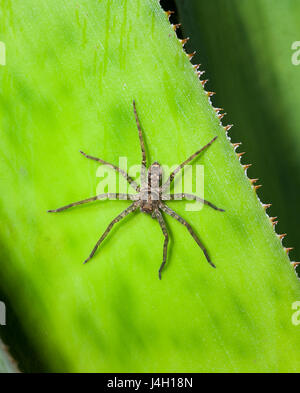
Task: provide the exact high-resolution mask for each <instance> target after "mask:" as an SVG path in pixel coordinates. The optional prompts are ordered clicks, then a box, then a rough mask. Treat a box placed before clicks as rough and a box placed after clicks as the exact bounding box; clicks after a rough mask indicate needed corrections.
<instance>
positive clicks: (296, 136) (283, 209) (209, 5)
mask: <svg viewBox="0 0 300 393" xmlns="http://www.w3.org/2000/svg"><path fill="white" fill-rule="evenodd" d="M177 5H178V10H179V17H180V21H181V22H182V26H183V30H184V35H185V36H189V37H190V41H189V43H188V44H187V45H188V48H189V50H197V55H196V56H195V62H199V63H201V64H202V69H204V70H205V71H206V73H205V78H208V79H209V82H208V83H207V87H208V88H209V89H212V90H213V91H216V93H217V94H216V96H215V97H213V102H214V104H215V105H216V106H219V107H222V108H224V110H225V112H227V116H226V117H225V118H224V119H226V121H228V122H229V123H233V124H234V125H235V127H233V128H232V130H231V131H230V136H231V138H232V140H233V141H234V142H242V146H241V148H240V151H245V152H246V155H245V157H243V162H245V163H252V164H253V166H252V167H251V168H250V169H249V171H248V174H249V176H250V177H252V178H259V181H260V184H262V185H263V187H262V189H261V190H259V195H260V197H261V199H262V200H263V201H264V202H265V203H272V207H271V208H270V210H268V213H269V215H270V216H278V219H279V222H278V225H277V226H276V230H277V233H287V235H288V236H287V238H286V239H285V242H284V243H285V245H286V247H293V246H297V244H298V243H299V215H298V214H295V212H297V211H299V208H298V206H299V198H298V193H297V190H299V189H300V177H299V172H300V154H299V153H300V133H299V124H300V112H299V111H297V110H295V105H296V103H297V102H299V100H300V91H299V85H300V65H295V64H296V63H295V60H297V58H299V53H298V51H299V46H298V47H296V48H294V49H292V45H293V44H294V43H295V42H297V41H298V40H299V36H300V25H299V22H298V15H299V14H300V3H299V1H298V0H286V1H281V0H272V1H266V0H253V1H251V0H230V1H224V0H215V1H213V2H212V1H211V2H209V1H206V0H179V1H177ZM297 49H298V51H297ZM290 256H291V258H292V259H293V260H296V261H298V260H300V253H299V250H297V249H295V250H294V251H292V252H291V254H290ZM299 274H300V270H299Z"/></svg>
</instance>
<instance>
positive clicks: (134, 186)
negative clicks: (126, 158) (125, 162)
mask: <svg viewBox="0 0 300 393" xmlns="http://www.w3.org/2000/svg"><path fill="white" fill-rule="evenodd" d="M80 153H81V154H82V155H83V156H84V157H86V158H89V159H90V160H94V161H97V162H100V163H101V164H103V165H106V166H108V167H109V168H112V169H114V170H115V171H116V172H119V173H120V174H121V175H122V176H123V177H124V178H125V179H126V180H127V182H128V183H129V184H130V185H131V187H133V188H134V189H135V191H136V192H139V191H140V186H139V185H138V184H137V183H136V182H135V181H134V180H133V178H132V177H130V176H129V175H128V173H127V172H125V171H124V170H123V169H121V168H119V167H118V166H116V165H114V164H110V163H109V162H107V161H104V160H102V159H101V158H97V157H93V156H90V155H88V154H86V153H84V152H83V151H81V150H80Z"/></svg>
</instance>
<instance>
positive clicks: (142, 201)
mask: <svg viewBox="0 0 300 393" xmlns="http://www.w3.org/2000/svg"><path fill="white" fill-rule="evenodd" d="M133 112H134V117H135V121H136V125H137V129H138V134H139V140H140V147H141V152H142V163H141V185H138V184H137V183H136V182H135V181H134V179H133V178H132V177H130V176H129V175H128V173H127V172H125V171H124V170H122V169H121V168H119V167H117V166H115V165H113V164H110V163H108V162H106V161H104V160H102V159H101V158H96V157H92V156H90V155H88V154H86V153H84V152H83V151H80V153H81V154H82V155H83V156H84V157H86V158H89V159H91V160H94V161H97V162H100V163H101V164H104V165H107V166H108V167H110V168H112V169H114V170H115V171H117V172H119V173H120V175H122V176H123V177H124V178H125V179H126V180H127V182H128V183H129V184H130V185H131V187H133V188H134V189H135V191H136V192H137V194H123V193H106V194H100V195H96V196H94V197H91V198H88V199H84V200H82V201H78V202H74V203H70V204H69V205H66V206H63V207H60V208H58V209H55V210H48V212H49V213H58V212H62V211H63V210H67V209H69V208H71V207H74V206H78V205H82V204H84V203H89V202H92V201H96V200H99V199H129V200H131V201H133V203H132V204H131V205H130V206H129V207H127V208H126V209H125V210H124V211H122V212H121V213H120V214H119V215H118V216H117V217H115V218H114V219H113V220H112V221H111V223H110V224H109V225H108V227H107V228H106V230H105V232H104V233H103V235H102V236H101V237H100V239H99V240H98V241H97V243H96V245H95V246H94V248H93V250H92V252H91V253H90V255H89V257H88V258H87V259H86V260H85V261H84V263H87V262H88V261H89V260H90V259H91V258H92V257H93V256H94V254H95V252H96V251H97V249H98V247H99V246H100V244H101V243H102V242H103V240H104V239H105V238H106V237H107V235H108V234H109V232H110V231H111V229H112V227H113V226H114V225H115V224H116V223H118V222H119V221H121V220H122V219H123V218H124V217H126V216H127V215H128V214H130V213H132V212H134V211H135V210H137V209H138V208H140V211H141V212H143V213H147V214H150V215H151V216H152V218H154V219H157V220H158V222H159V225H160V227H161V229H162V232H163V235H164V238H165V239H164V246H163V262H162V264H161V266H160V268H159V272H158V276H159V279H160V280H161V273H162V270H163V268H164V266H165V264H166V262H167V248H168V242H169V235H168V231H167V227H166V223H165V220H164V218H163V215H162V213H161V211H162V212H164V213H166V214H167V215H169V216H171V217H173V218H175V220H177V221H179V222H180V223H181V224H183V225H184V226H185V227H186V228H187V230H188V231H189V233H190V234H191V235H192V237H193V238H194V240H195V241H196V243H197V244H198V246H199V247H200V248H201V250H202V251H203V253H204V255H205V257H206V259H207V261H208V263H209V264H210V265H211V266H212V267H214V268H215V267H216V266H215V265H214V264H213V263H212V261H211V259H210V257H209V255H208V252H207V250H206V248H205V247H204V245H203V244H202V242H201V241H200V239H199V238H198V236H197V235H196V233H195V232H194V230H193V229H192V227H191V225H190V224H189V223H188V222H187V221H186V220H185V219H183V218H182V217H181V216H179V215H178V214H177V213H176V212H175V211H173V210H172V209H170V208H169V207H168V206H166V205H165V203H164V201H166V200H178V199H188V200H195V201H199V202H201V203H203V204H205V205H208V206H210V207H211V208H213V209H215V210H218V211H221V212H224V210H223V209H219V208H218V207H216V206H215V205H213V204H212V203H211V202H209V201H207V200H205V199H202V198H199V197H198V196H196V195H191V194H186V193H182V194H174V193H173V194H165V191H166V190H167V189H169V187H170V184H171V183H172V181H173V180H174V177H175V175H176V174H177V173H178V172H179V171H180V170H181V169H182V168H183V167H184V166H185V165H186V164H188V163H189V162H191V161H192V160H193V159H194V158H195V157H197V156H198V155H199V154H200V153H201V152H202V151H204V150H205V149H207V148H208V147H209V146H210V145H211V144H212V143H213V142H214V141H215V140H216V139H217V136H216V137H214V138H213V139H212V140H211V141H210V142H209V143H207V145H205V146H204V147H202V148H201V149H200V150H198V151H196V152H195V153H194V154H192V155H191V156H190V157H189V158H187V159H186V160H185V161H184V162H183V163H182V164H180V165H178V166H177V167H176V168H175V169H174V170H173V172H171V174H170V175H169V177H168V179H167V181H166V182H165V183H164V184H162V168H161V166H160V164H159V163H158V162H154V163H153V164H152V165H151V166H150V168H149V169H148V173H147V159H146V150H145V143H144V139H143V134H142V129H141V125H140V121H139V117H138V114H137V110H136V104H135V101H133Z"/></svg>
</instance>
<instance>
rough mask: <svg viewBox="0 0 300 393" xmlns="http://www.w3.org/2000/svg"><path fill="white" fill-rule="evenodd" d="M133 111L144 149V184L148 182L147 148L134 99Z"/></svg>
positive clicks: (142, 168)
mask: <svg viewBox="0 0 300 393" xmlns="http://www.w3.org/2000/svg"><path fill="white" fill-rule="evenodd" d="M133 112H134V117H135V121H136V125H137V129H138V132H139V139H140V145H141V150H142V164H141V184H144V183H145V182H146V166H147V159H146V149H145V142H144V138H143V133H142V128H141V124H140V120H139V117H138V114H137V110H136V105H135V100H133Z"/></svg>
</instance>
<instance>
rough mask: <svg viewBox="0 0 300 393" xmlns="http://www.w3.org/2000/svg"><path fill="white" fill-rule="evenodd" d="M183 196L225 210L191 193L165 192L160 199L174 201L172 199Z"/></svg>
mask: <svg viewBox="0 0 300 393" xmlns="http://www.w3.org/2000/svg"><path fill="white" fill-rule="evenodd" d="M184 198H185V199H190V200H194V201H198V202H201V203H203V204H204V205H207V206H210V207H212V208H213V209H215V210H218V211H219V212H224V211H225V210H224V209H220V208H219V207H217V206H215V205H213V204H212V203H211V202H209V201H207V200H206V199H202V198H199V197H198V196H196V195H192V194H166V195H163V196H162V199H163V200H166V201H174V200H175V201H176V200H181V199H184Z"/></svg>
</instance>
